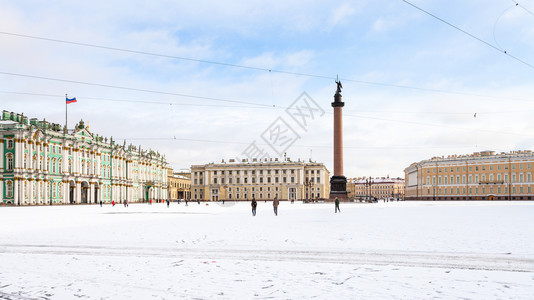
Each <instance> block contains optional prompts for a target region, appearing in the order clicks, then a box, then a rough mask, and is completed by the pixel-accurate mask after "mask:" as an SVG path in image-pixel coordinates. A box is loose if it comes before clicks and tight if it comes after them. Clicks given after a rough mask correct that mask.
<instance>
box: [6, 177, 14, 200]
mask: <svg viewBox="0 0 534 300" xmlns="http://www.w3.org/2000/svg"><path fill="white" fill-rule="evenodd" d="M6 197H7V198H13V180H8V181H6Z"/></svg>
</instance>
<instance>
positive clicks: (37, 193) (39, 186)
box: [34, 180, 41, 203]
mask: <svg viewBox="0 0 534 300" xmlns="http://www.w3.org/2000/svg"><path fill="white" fill-rule="evenodd" d="M35 186H36V188H35V190H34V193H35V194H34V195H35V196H36V197H35V203H39V199H40V196H41V185H40V182H39V181H37V180H36V181H35Z"/></svg>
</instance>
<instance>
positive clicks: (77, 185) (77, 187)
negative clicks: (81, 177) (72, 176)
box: [74, 181, 82, 203]
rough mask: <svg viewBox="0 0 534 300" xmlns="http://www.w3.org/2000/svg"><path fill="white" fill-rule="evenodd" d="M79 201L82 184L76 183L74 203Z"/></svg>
mask: <svg viewBox="0 0 534 300" xmlns="http://www.w3.org/2000/svg"><path fill="white" fill-rule="evenodd" d="M81 199H82V182H81V181H77V182H76V189H75V190H74V202H75V203H80V201H81Z"/></svg>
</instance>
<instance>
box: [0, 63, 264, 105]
mask: <svg viewBox="0 0 534 300" xmlns="http://www.w3.org/2000/svg"><path fill="white" fill-rule="evenodd" d="M0 74H4V75H10V76H19V77H26V78H35V79H42V80H50V81H59V82H67V83H75V84H82V85H90V86H98V87H105V88H114V89H121V90H128V91H136V92H145V93H154V94H161V95H169V96H179V97H186V98H195V99H204V100H211V101H220V102H229V103H240V104H249V105H257V106H266V107H268V106H269V105H268V104H262V103H255V102H247V101H237V100H229V99H222V98H214V97H205V96H197V95H188V94H180V93H172V92H163V91H156V90H148V89H141V88H133V87H125V86H118V85H111V84H103V83H94V82H86V81H77V80H69V79H62V78H52V77H45V76H35V75H27V74H19V73H11V72H2V71H0Z"/></svg>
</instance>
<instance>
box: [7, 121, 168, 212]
mask: <svg viewBox="0 0 534 300" xmlns="http://www.w3.org/2000/svg"><path fill="white" fill-rule="evenodd" d="M0 196H1V197H2V201H1V203H3V204H16V205H39V204H47V205H52V204H68V203H99V202H100V201H103V202H111V201H115V202H116V203H122V202H124V201H125V200H127V201H129V202H139V201H146V200H149V199H156V200H157V199H166V197H167V163H166V161H165V157H164V156H163V155H160V154H159V153H157V152H155V151H152V150H150V151H145V150H141V149H140V147H139V148H136V147H135V146H132V145H129V146H126V142H125V143H124V144H123V145H119V144H117V143H115V141H113V140H112V139H110V140H109V142H108V139H107V138H104V137H101V136H98V135H96V134H93V133H91V132H90V131H89V128H88V127H86V126H85V125H84V122H83V121H80V122H79V123H78V124H76V126H75V129H74V130H68V131H67V130H66V129H65V128H62V126H61V125H59V124H53V123H49V122H47V121H45V120H43V121H39V120H37V119H30V120H28V118H27V117H26V116H24V115H21V114H15V113H11V112H8V111H3V112H2V120H0Z"/></svg>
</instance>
